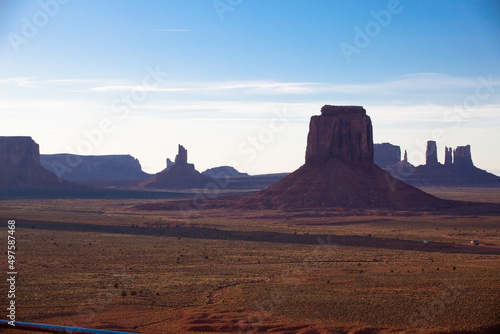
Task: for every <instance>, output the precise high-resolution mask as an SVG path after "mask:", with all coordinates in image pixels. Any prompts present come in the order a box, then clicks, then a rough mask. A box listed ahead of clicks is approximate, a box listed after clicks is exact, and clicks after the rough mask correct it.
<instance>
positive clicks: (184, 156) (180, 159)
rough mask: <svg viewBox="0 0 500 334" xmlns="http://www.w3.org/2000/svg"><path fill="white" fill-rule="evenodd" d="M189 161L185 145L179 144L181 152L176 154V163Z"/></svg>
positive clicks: (180, 163)
mask: <svg viewBox="0 0 500 334" xmlns="http://www.w3.org/2000/svg"><path fill="white" fill-rule="evenodd" d="M187 161H188V153H187V150H186V149H185V148H184V146H182V145H179V153H177V155H176V156H175V164H176V165H182V164H187Z"/></svg>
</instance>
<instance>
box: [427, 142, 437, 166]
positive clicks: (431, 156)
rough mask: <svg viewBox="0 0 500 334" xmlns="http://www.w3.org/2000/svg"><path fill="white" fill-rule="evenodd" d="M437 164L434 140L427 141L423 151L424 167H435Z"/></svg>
mask: <svg viewBox="0 0 500 334" xmlns="http://www.w3.org/2000/svg"><path fill="white" fill-rule="evenodd" d="M437 164H438V156H437V145H436V142H435V141H434V140H429V141H427V149H426V150H425V165H426V166H435V165H437Z"/></svg>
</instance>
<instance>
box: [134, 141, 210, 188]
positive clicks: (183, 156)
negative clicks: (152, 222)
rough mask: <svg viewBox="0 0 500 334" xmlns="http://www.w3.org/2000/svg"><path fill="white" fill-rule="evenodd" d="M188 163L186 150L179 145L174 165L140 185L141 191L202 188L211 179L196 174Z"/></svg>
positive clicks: (192, 166)
mask: <svg viewBox="0 0 500 334" xmlns="http://www.w3.org/2000/svg"><path fill="white" fill-rule="evenodd" d="M187 161H188V155H187V150H186V149H185V148H184V146H182V145H179V151H178V153H177V156H176V157H175V163H174V164H173V165H171V166H170V167H168V168H166V169H164V170H163V171H161V172H159V173H157V174H156V175H155V176H153V177H152V178H150V179H148V180H146V181H144V182H143V183H141V184H140V186H139V187H140V188H143V189H196V188H203V187H205V186H206V185H207V183H209V182H212V181H213V179H212V178H211V177H209V176H206V175H203V174H201V173H200V172H198V171H197V170H196V169H195V168H194V165H193V164H190V163H188V162H187Z"/></svg>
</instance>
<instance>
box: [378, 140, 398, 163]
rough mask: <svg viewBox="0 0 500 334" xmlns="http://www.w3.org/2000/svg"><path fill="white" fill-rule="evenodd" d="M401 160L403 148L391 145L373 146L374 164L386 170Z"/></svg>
mask: <svg viewBox="0 0 500 334" xmlns="http://www.w3.org/2000/svg"><path fill="white" fill-rule="evenodd" d="M400 160H401V148H400V147H399V146H396V145H392V144H390V143H382V144H373V162H374V163H375V164H376V165H377V166H379V167H380V168H386V167H389V166H392V165H394V164H396V163H398V162H399V161H400Z"/></svg>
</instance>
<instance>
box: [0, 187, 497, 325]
mask: <svg viewBox="0 0 500 334" xmlns="http://www.w3.org/2000/svg"><path fill="white" fill-rule="evenodd" d="M425 190H426V191H428V192H431V193H433V194H435V195H437V196H440V197H443V198H448V199H460V200H471V201H484V202H495V203H500V190H499V189H498V188H496V189H487V188H464V189H451V188H449V189H447V188H429V189H425ZM164 201H165V200H150V201H145V200H75V199H71V200H70V199H68V200H63V199H60V200H21V199H19V200H6V201H2V202H0V217H1V220H2V222H3V223H2V226H4V228H2V229H1V230H0V238H1V239H2V240H7V228H6V226H7V220H9V219H16V223H17V230H16V238H17V253H16V260H17V270H18V276H17V282H16V288H17V290H16V306H17V308H16V309H17V313H16V320H18V321H27V322H37V323H48V324H54V325H66V326H76V327H85V328H99V329H109V330H121V331H131V332H139V333H145V334H153V333H206V332H212V333H231V332H240V333H246V332H255V333H258V332H261V333H262V332H272V333H304V334H305V333H311V334H312V333H469V332H474V333H495V332H500V302H499V301H500V278H499V277H500V265H499V264H500V233H499V229H500V214H499V213H498V212H496V213H477V212H470V213H467V212H465V213H464V212H462V213H459V214H458V213H457V214H453V213H450V212H404V211H396V212H391V211H373V210H330V211H324V210H318V211H314V210H309V211H288V212H284V211H256V210H236V209H210V210H208V209H206V210H200V211H196V212H192V213H191V214H190V215H187V214H185V213H183V212H181V211H143V210H139V209H138V207H137V205H139V204H143V203H145V202H148V203H151V202H164ZM424 240H426V241H428V243H424V242H423V241H424ZM471 240H478V241H479V245H473V244H471ZM2 244H4V242H3V241H2ZM3 262H5V263H2V269H3V271H4V272H6V271H7V270H6V269H7V268H6V267H7V264H6V261H3ZM0 289H1V291H2V294H1V296H2V297H1V298H0V304H1V305H7V304H6V303H7V299H6V294H5V293H4V292H6V291H7V290H8V287H7V283H6V280H2V283H1V285H0ZM2 309H3V310H4V311H2V312H3V313H5V308H4V306H2ZM4 317H5V315H2V316H1V318H4ZM5 332H6V333H22V332H23V331H13V330H9V331H7V330H6V331H5Z"/></svg>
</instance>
